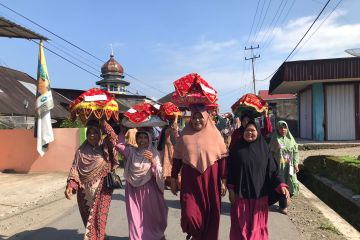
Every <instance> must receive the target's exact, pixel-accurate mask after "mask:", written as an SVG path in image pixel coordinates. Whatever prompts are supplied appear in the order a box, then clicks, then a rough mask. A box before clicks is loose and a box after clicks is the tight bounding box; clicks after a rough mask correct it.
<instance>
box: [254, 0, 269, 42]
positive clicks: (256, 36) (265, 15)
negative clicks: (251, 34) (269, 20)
mask: <svg viewBox="0 0 360 240" xmlns="http://www.w3.org/2000/svg"><path fill="white" fill-rule="evenodd" d="M270 4H271V0H269V3H268V5H267V7H266V10H265V14H264V17H263V19H262V20H261V24H260V27H259V29H258V31H256V32H257V33H256V35H255V39H254V41H253V44H255V43H256V40H257V38H258V35H259V34H260V32H261V29H262V26H263V24H264V21H265V19H266V17H267V13H268V11H269V7H270Z"/></svg>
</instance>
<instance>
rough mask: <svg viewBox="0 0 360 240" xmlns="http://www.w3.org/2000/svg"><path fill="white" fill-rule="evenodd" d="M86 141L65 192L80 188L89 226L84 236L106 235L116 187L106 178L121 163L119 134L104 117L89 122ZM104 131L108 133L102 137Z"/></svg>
mask: <svg viewBox="0 0 360 240" xmlns="http://www.w3.org/2000/svg"><path fill="white" fill-rule="evenodd" d="M86 126H87V132H86V141H85V142H84V143H83V144H82V145H81V146H80V147H79V149H78V150H77V151H76V154H75V159H74V161H73V164H72V167H71V169H70V173H69V177H68V180H67V186H66V190H65V196H66V198H68V199H71V195H72V194H73V193H75V192H77V202H78V206H79V210H80V215H81V218H82V220H83V223H84V226H85V228H86V229H85V235H84V239H85V240H87V239H89V240H98V239H101V240H103V239H105V228H106V220H107V215H108V212H109V207H110V202H111V196H112V193H113V189H110V188H108V187H107V186H106V181H105V178H106V176H107V174H108V173H109V171H110V170H111V169H116V168H117V167H118V166H119V162H118V160H117V151H116V149H115V145H116V140H117V139H116V134H115V133H114V130H113V129H112V128H111V126H110V125H109V124H108V123H107V122H106V121H105V120H101V125H99V122H98V121H97V120H90V121H88V123H87V124H86ZM102 133H105V134H106V138H105V139H104V141H101V135H102Z"/></svg>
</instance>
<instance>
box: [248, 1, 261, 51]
mask: <svg viewBox="0 0 360 240" xmlns="http://www.w3.org/2000/svg"><path fill="white" fill-rule="evenodd" d="M260 1H261V0H258V3H257V5H256V10H255V14H254V17H253V20H252V23H251V29H250V33H249V36H248V38H247V40H246V43H245V46H246V45H248V43H249V39H250V37H251V34H252V31H253V27H254V23H255V18H256V15H257V12H258V9H259V4H260Z"/></svg>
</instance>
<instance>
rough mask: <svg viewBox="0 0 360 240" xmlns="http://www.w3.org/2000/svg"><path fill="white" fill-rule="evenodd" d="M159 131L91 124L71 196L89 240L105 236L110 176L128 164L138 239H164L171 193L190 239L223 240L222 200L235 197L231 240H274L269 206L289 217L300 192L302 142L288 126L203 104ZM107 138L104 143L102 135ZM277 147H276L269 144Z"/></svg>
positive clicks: (130, 211)
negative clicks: (107, 179) (270, 232)
mask: <svg viewBox="0 0 360 240" xmlns="http://www.w3.org/2000/svg"><path fill="white" fill-rule="evenodd" d="M190 112H191V115H190V116H189V117H187V118H186V120H185V118H183V119H181V121H177V120H173V121H169V123H168V125H167V126H165V127H163V128H162V129H159V128H137V129H136V128H133V129H126V128H125V127H123V126H120V129H119V130H118V132H119V133H118V135H117V134H115V132H114V130H113V129H112V128H111V126H110V125H109V124H108V123H107V122H106V121H100V122H96V121H89V122H88V124H87V134H86V137H87V139H86V141H85V142H84V143H83V144H82V145H81V146H80V147H79V149H78V151H77V152H76V154H75V159H74V162H73V166H72V167H71V169H70V173H69V177H68V180H67V186H66V190H65V195H66V197H67V198H69V199H70V198H71V195H72V194H74V193H77V201H78V206H79V211H80V214H81V217H82V220H83V222H84V226H85V229H86V230H85V237H84V239H101V240H102V239H106V235H105V226H106V219H107V214H108V211H109V206H110V201H111V195H112V191H113V190H112V189H109V188H107V186H106V184H105V180H104V179H105V177H106V175H107V174H108V173H109V172H110V171H111V170H113V169H115V168H117V167H118V166H119V161H118V154H120V155H121V157H122V159H123V160H124V176H123V177H124V179H125V182H126V184H125V202H126V214H127V218H128V228H129V238H130V239H131V240H163V239H165V230H166V227H167V217H168V207H167V206H166V202H165V199H164V191H165V190H167V189H170V190H171V192H172V193H173V194H174V195H177V194H178V192H179V191H180V205H181V219H180V226H181V228H182V230H183V232H184V233H186V234H187V237H186V239H193V240H205V239H206V240H217V239H218V233H219V221H220V205H221V198H222V197H224V196H225V195H226V192H227V191H228V192H229V200H230V203H231V211H230V212H231V229H230V233H229V238H230V239H232V240H235V239H236V240H239V239H245V240H246V239H252V240H257V239H258V240H260V239H261V240H263V239H268V229H267V221H268V207H269V206H270V205H272V204H274V203H275V202H279V211H280V212H281V213H283V214H287V212H288V206H289V203H290V197H292V196H293V195H296V194H297V193H298V191H299V184H298V182H297V178H296V173H297V172H298V171H299V167H298V164H299V155H298V148H297V144H296V142H295V140H294V138H293V136H292V135H291V133H290V131H289V128H288V125H287V123H286V122H284V121H279V122H278V123H277V124H276V128H275V130H274V131H272V128H271V123H270V119H269V117H268V116H267V115H264V116H263V117H262V118H263V119H262V122H263V124H262V125H263V126H262V127H260V125H259V121H258V119H255V118H254V117H253V116H252V115H251V114H248V113H244V114H243V115H242V116H241V117H240V118H237V117H234V116H233V115H232V114H231V113H226V114H224V115H222V116H220V115H219V114H218V113H217V112H216V111H215V112H214V111H213V112H209V111H208V109H206V107H205V106H204V105H193V106H191V107H190ZM103 135H104V136H106V137H105V138H103V137H102V136H103ZM269 142H270V143H269Z"/></svg>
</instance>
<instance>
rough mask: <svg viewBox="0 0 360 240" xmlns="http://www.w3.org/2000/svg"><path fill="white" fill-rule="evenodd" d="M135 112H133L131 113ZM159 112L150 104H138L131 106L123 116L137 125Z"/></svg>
mask: <svg viewBox="0 0 360 240" xmlns="http://www.w3.org/2000/svg"><path fill="white" fill-rule="evenodd" d="M132 111H135V112H132ZM158 113H159V110H158V109H156V108H155V107H154V106H153V105H151V104H150V103H139V104H135V105H134V106H132V108H131V109H129V110H128V111H126V112H125V113H124V115H125V116H126V117H127V118H128V119H129V120H130V121H131V122H133V123H135V124H139V123H142V122H144V121H145V120H148V119H149V118H150V117H151V116H152V115H157V114H158Z"/></svg>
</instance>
